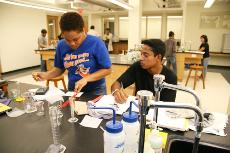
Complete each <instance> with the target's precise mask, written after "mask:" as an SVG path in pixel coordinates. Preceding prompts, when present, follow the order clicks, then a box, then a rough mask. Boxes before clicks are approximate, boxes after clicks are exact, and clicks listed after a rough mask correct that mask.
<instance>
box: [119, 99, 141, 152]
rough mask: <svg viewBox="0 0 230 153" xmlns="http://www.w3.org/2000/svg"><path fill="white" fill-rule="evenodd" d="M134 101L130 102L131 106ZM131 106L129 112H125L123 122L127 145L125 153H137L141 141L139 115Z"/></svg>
mask: <svg viewBox="0 0 230 153" xmlns="http://www.w3.org/2000/svg"><path fill="white" fill-rule="evenodd" d="M131 103H132V102H130V106H131V105H132V104H131ZM131 108H132V107H130V109H129V112H126V113H124V114H123V119H122V124H123V126H124V131H125V146H124V153H137V152H138V142H139V131H140V123H139V122H138V115H137V113H135V112H132V110H131Z"/></svg>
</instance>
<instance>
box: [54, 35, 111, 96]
mask: <svg viewBox="0 0 230 153" xmlns="http://www.w3.org/2000/svg"><path fill="white" fill-rule="evenodd" d="M54 66H55V67H57V68H60V69H67V70H68V79H69V82H68V90H71V91H73V90H74V88H75V83H76V82H77V81H78V80H81V79H82V78H83V77H85V76H87V75H89V74H92V73H94V72H96V71H98V70H100V69H108V68H110V67H111V61H110V58H109V53H108V50H107V49H106V47H105V44H104V42H103V41H102V40H101V39H100V38H98V37H95V36H90V35H87V37H86V39H85V40H84V41H83V42H82V44H81V45H80V46H79V47H78V48H77V49H72V48H71V47H70V46H69V45H68V44H67V43H66V41H65V40H64V39H63V40H61V41H59V43H58V45H57V49H56V55H55V61H54ZM103 83H105V79H104V78H103V79H100V80H97V81H94V82H88V83H87V85H86V86H85V87H84V88H83V89H82V90H81V91H83V92H89V91H91V90H93V89H94V88H95V87H97V86H99V85H101V84H103Z"/></svg>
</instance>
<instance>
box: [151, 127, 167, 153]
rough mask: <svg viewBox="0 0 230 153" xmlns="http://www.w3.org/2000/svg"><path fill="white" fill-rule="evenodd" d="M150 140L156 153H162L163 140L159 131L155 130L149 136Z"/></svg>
mask: <svg viewBox="0 0 230 153" xmlns="http://www.w3.org/2000/svg"><path fill="white" fill-rule="evenodd" d="M148 140H149V143H150V146H151V148H152V149H153V150H154V151H155V153H162V143H163V138H162V137H161V136H160V133H159V131H158V130H156V129H153V130H152V131H151V133H150V134H149V136H148Z"/></svg>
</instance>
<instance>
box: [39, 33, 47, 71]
mask: <svg viewBox="0 0 230 153" xmlns="http://www.w3.org/2000/svg"><path fill="white" fill-rule="evenodd" d="M46 34H47V31H46V29H42V30H41V34H40V36H39V37H38V49H44V48H47V47H48V39H47V37H46ZM41 71H42V72H45V71H47V70H46V61H45V60H42V56H41Z"/></svg>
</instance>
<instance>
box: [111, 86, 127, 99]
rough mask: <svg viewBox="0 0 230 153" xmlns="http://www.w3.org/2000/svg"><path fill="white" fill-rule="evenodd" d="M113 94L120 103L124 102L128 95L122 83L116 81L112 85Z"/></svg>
mask: <svg viewBox="0 0 230 153" xmlns="http://www.w3.org/2000/svg"><path fill="white" fill-rule="evenodd" d="M111 91H112V92H111V94H112V95H113V96H114V98H115V101H116V102H118V103H124V102H125V101H126V100H127V98H128V95H127V94H126V93H125V91H124V89H123V88H122V85H121V83H120V82H118V81H115V82H114V83H113V84H112V86H111Z"/></svg>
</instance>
